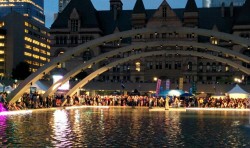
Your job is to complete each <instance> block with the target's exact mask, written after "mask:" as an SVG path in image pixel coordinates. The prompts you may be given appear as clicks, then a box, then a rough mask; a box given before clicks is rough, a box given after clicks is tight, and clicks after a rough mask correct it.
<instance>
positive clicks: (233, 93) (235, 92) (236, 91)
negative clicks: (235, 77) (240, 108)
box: [227, 84, 249, 99]
mask: <svg viewBox="0 0 250 148" xmlns="http://www.w3.org/2000/svg"><path fill="white" fill-rule="evenodd" d="M227 94H228V95H229V97H230V98H234V99H237V98H248V97H249V93H248V92H246V91H245V90H243V89H242V88H241V87H240V86H239V85H238V84H236V85H235V86H234V88H232V89H231V90H230V91H229V92H227Z"/></svg>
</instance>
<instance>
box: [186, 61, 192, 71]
mask: <svg viewBox="0 0 250 148" xmlns="http://www.w3.org/2000/svg"><path fill="white" fill-rule="evenodd" d="M192 66H193V63H192V62H188V66H187V70H188V71H192V68H193V67H192Z"/></svg>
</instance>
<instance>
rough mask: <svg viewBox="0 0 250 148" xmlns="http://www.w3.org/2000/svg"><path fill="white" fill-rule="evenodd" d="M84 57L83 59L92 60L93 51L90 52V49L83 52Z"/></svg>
mask: <svg viewBox="0 0 250 148" xmlns="http://www.w3.org/2000/svg"><path fill="white" fill-rule="evenodd" d="M82 58H83V61H88V60H90V59H91V58H92V55H91V52H90V51H85V52H84V53H83V56H82Z"/></svg>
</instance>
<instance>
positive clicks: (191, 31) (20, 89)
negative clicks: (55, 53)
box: [7, 27, 250, 102]
mask: <svg viewBox="0 0 250 148" xmlns="http://www.w3.org/2000/svg"><path fill="white" fill-rule="evenodd" d="M173 32H174V33H177V34H178V33H180V34H196V35H200V36H207V37H216V38H217V39H222V40H225V41H230V42H232V43H235V44H239V45H241V46H243V47H250V43H249V40H247V39H244V38H241V37H238V36H235V35H231V34H227V33H222V32H216V31H212V30H206V29H199V28H188V27H157V28H143V29H136V30H129V31H124V32H118V33H115V34H111V35H107V36H104V37H100V38H97V39H95V40H92V41H89V42H87V43H85V44H82V45H79V46H77V47H74V48H72V49H71V50H69V51H67V52H65V53H64V54H63V55H61V56H59V57H57V58H54V59H53V60H51V61H50V62H49V63H47V64H45V65H44V66H43V67H41V68H39V69H38V70H37V71H36V72H34V73H32V74H31V75H30V76H29V77H28V78H27V79H25V80H24V81H23V82H22V83H21V84H20V85H19V86H18V87H17V88H16V89H15V90H14V91H12V92H11V94H10V95H9V96H8V98H7V100H8V101H10V102H15V101H16V100H18V99H19V98H20V97H21V96H22V94H23V93H24V92H25V91H26V90H27V89H29V87H30V84H32V83H35V82H36V81H38V80H39V79H40V78H42V77H43V75H44V74H46V73H48V72H50V71H51V70H52V69H54V68H55V67H56V66H57V64H58V63H60V62H64V61H67V60H69V59H70V58H71V56H72V55H79V54H80V53H82V52H84V51H86V50H87V49H89V48H95V47H97V46H100V45H102V44H103V43H105V42H106V43H107V42H110V41H114V40H120V39H122V38H127V37H133V36H135V35H138V34H139V35H145V34H152V33H173Z"/></svg>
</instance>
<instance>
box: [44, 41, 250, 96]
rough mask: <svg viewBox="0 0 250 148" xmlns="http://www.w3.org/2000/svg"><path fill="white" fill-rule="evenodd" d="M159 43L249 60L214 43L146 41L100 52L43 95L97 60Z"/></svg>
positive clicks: (53, 91)
mask: <svg viewBox="0 0 250 148" xmlns="http://www.w3.org/2000/svg"><path fill="white" fill-rule="evenodd" d="M159 45H160V46H175V45H180V46H185V47H190V46H192V47H195V48H201V49H202V48H203V49H208V50H211V51H216V52H222V53H227V54H228V55H230V56H232V57H237V58H238V59H239V60H242V61H244V62H247V63H249V61H250V57H248V56H245V55H243V54H240V53H238V52H236V51H233V50H229V49H226V48H222V47H219V46H214V45H211V44H206V43H197V42H188V41H155V42H147V43H138V44H135V45H130V46H126V47H122V48H118V49H116V50H113V51H111V52H108V53H104V54H101V55H99V56H97V57H95V58H93V59H91V60H89V61H87V62H86V63H84V64H82V65H79V66H77V67H75V68H74V69H73V70H71V71H70V72H68V73H67V74H65V75H64V76H63V79H61V80H59V81H58V82H56V83H55V84H52V86H51V87H50V88H49V89H48V90H47V91H46V92H45V94H44V95H43V97H47V96H49V95H51V94H54V93H55V92H56V91H57V89H58V88H59V87H60V85H61V84H64V83H65V82H67V81H68V80H69V79H70V77H74V76H75V75H77V74H78V73H79V72H80V71H81V70H85V69H87V68H88V67H89V66H91V65H92V64H93V63H95V64H97V63H98V62H100V61H102V60H104V59H105V58H109V57H112V56H114V55H117V54H119V53H123V52H127V51H131V50H133V49H139V48H145V47H157V46H159Z"/></svg>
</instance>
